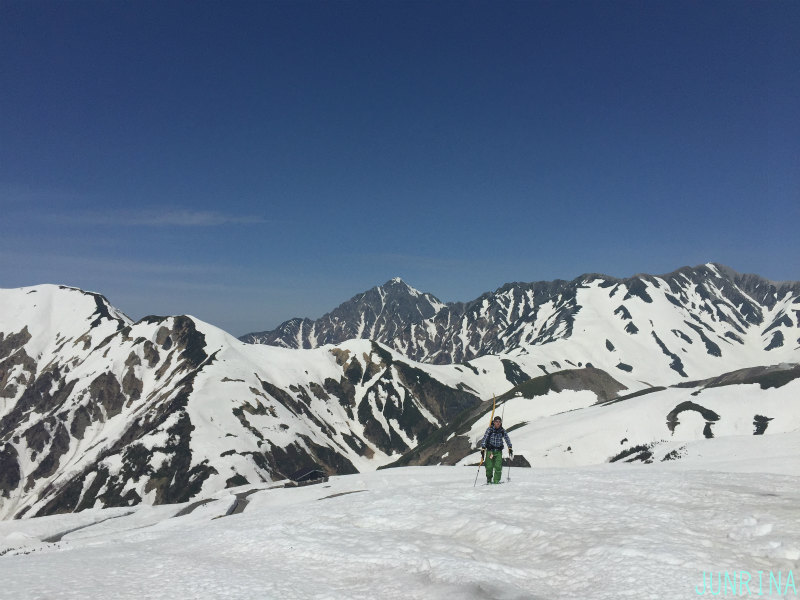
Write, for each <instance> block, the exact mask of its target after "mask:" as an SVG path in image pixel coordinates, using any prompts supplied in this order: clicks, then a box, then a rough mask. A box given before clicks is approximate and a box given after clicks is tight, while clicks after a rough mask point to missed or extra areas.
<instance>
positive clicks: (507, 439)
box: [503, 431, 514, 453]
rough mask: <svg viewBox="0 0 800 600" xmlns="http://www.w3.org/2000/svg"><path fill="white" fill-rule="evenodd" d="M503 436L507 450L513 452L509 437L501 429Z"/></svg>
mask: <svg viewBox="0 0 800 600" xmlns="http://www.w3.org/2000/svg"><path fill="white" fill-rule="evenodd" d="M503 437H505V438H506V444H508V451H509V452H512V453H513V452H514V451H513V450H512V449H511V438H510V437H508V434H507V433H506V432H505V431H503Z"/></svg>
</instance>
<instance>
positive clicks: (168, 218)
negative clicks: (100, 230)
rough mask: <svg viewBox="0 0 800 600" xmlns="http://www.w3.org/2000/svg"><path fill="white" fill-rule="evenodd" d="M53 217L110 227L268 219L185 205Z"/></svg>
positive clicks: (210, 224)
mask: <svg viewBox="0 0 800 600" xmlns="http://www.w3.org/2000/svg"><path fill="white" fill-rule="evenodd" d="M53 218H54V219H56V220H58V221H59V222H60V223H62V224H65V225H103V226H113V227H219V226H222V225H258V224H263V223H267V222H268V221H267V220H266V219H265V218H263V217H260V216H257V215H236V214H226V213H221V212H217V211H205V210H189V209H164V210H153V209H148V210H141V211H102V212H99V211H91V212H77V213H74V214H61V215H54V216H53Z"/></svg>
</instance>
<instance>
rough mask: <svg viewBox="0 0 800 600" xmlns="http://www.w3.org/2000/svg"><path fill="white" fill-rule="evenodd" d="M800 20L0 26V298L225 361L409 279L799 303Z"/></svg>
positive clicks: (126, 18)
mask: <svg viewBox="0 0 800 600" xmlns="http://www.w3.org/2000/svg"><path fill="white" fill-rule="evenodd" d="M798 31H800V3H798V2H793V1H792V2H751V1H735V0H734V1H728V0H726V1H724V2H714V1H710V0H703V1H702V2H697V1H695V0H692V1H690V2H677V1H670V2H641V1H638V0H637V1H633V2H597V1H595V0H591V1H587V2H578V1H575V2H555V1H554V2H537V1H530V2H496V1H487V2H447V1H442V0H437V1H435V2H418V1H417V2H415V1H406V2H391V1H389V0H385V1H380V2H344V1H331V2H308V1H302V0H301V1H292V2H266V1H265V2H202V1H201V2H196V1H192V2H170V1H167V2H162V1H158V2H146V1H140V0H136V1H135V2H134V1H131V2H120V1H109V2H100V1H97V2H81V1H71V2H63V1H58V2H52V1H43V0H36V1H29V0H24V1H21V2H18V1H9V0H0V287H17V286H23V285H32V284H38V283H63V284H67V285H73V286H78V287H82V288H84V289H90V290H94V291H99V292H101V293H103V294H105V295H106V296H107V297H108V298H109V299H110V301H111V302H112V303H113V304H114V305H115V306H117V307H119V308H120V309H122V310H123V311H125V312H126V313H128V314H129V315H130V316H131V317H134V318H139V317H142V316H144V315H147V314H183V313H188V314H193V315H195V316H197V317H199V318H201V319H204V320H206V321H209V322H211V323H213V324H215V325H218V326H220V327H223V328H224V329H226V330H228V331H230V332H231V333H233V334H236V335H241V334H243V333H246V332H249V331H253V330H263V329H269V328H272V327H274V326H276V325H277V324H278V323H280V322H281V321H283V320H285V319H288V318H290V317H292V316H309V317H312V318H317V317H319V316H321V315H322V314H323V313H325V312H327V311H328V310H330V309H332V308H334V307H335V306H337V305H338V304H339V303H340V302H342V301H344V300H346V299H348V298H349V297H351V296H353V295H354V294H356V293H358V292H360V291H363V290H366V289H368V288H370V287H372V286H374V285H378V284H381V283H383V282H385V281H386V280H387V279H389V278H391V277H394V276H400V277H403V279H405V280H406V281H407V282H408V283H410V284H411V285H413V286H414V287H417V288H418V289H421V290H423V291H428V292H431V293H433V294H434V295H436V296H438V297H439V298H440V299H441V300H444V301H456V300H470V299H473V298H475V297H477V296H478V295H480V294H481V293H482V292H484V291H488V290H493V289H496V288H497V287H499V286H500V285H502V284H503V283H506V282H509V281H536V280H544V279H556V278H561V279H572V278H574V277H576V276H578V275H580V274H582V273H584V272H602V273H607V274H610V275H615V276H619V277H624V276H630V275H633V274H634V273H638V272H647V273H654V274H658V273H664V272H668V271H671V270H673V269H675V268H678V267H681V266H683V265H696V264H700V263H704V262H708V261H716V262H721V263H723V264H727V265H729V266H731V267H733V268H734V269H736V270H739V271H744V272H755V273H758V274H761V275H763V276H765V277H768V278H771V279H775V280H786V279H791V280H798V279H800V35H798Z"/></svg>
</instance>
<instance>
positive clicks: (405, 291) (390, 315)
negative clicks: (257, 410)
mask: <svg viewBox="0 0 800 600" xmlns="http://www.w3.org/2000/svg"><path fill="white" fill-rule="evenodd" d="M445 307H446V305H445V304H443V303H442V302H441V301H439V300H438V299H437V298H436V297H434V296H432V295H431V294H425V293H422V292H420V291H419V290H416V289H414V288H413V287H411V286H410V285H408V284H407V283H405V282H404V281H403V280H402V279H401V278H400V277H394V278H392V279H390V280H389V281H387V282H386V283H384V284H383V285H380V286H376V287H374V288H372V289H370V290H367V291H366V292H364V293H361V294H358V295H356V296H353V297H352V298H351V299H350V300H348V301H347V302H344V303H343V304H341V305H339V306H338V307H337V308H336V309H334V310H332V311H331V312H329V313H327V314H326V315H324V316H322V317H320V318H319V319H317V320H316V321H312V320H311V319H303V318H294V319H290V320H289V321H286V322H284V323H282V324H281V325H279V326H278V327H277V328H276V329H274V330H272V331H262V332H257V333H249V334H247V335H244V336H242V337H240V338H239V339H240V340H242V341H243V342H247V343H250V344H268V345H270V346H281V347H284V348H316V347H318V346H322V345H325V344H338V343H340V342H343V341H345V340H351V339H359V338H362V339H371V340H384V339H393V338H395V337H397V336H399V335H400V334H401V333H402V331H403V330H404V329H405V328H407V327H408V325H409V324H411V323H420V322H422V321H424V320H425V319H430V318H432V317H433V316H435V315H436V314H437V313H438V312H439V311H440V310H442V309H443V308H445Z"/></svg>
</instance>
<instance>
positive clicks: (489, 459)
mask: <svg viewBox="0 0 800 600" xmlns="http://www.w3.org/2000/svg"><path fill="white" fill-rule="evenodd" d="M502 473H503V451H502V450H489V449H488V448H487V450H486V483H500V478H501V475H502Z"/></svg>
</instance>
